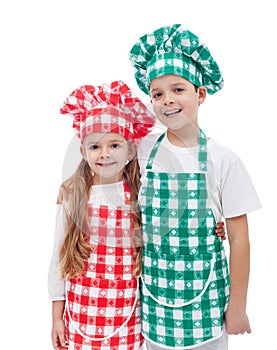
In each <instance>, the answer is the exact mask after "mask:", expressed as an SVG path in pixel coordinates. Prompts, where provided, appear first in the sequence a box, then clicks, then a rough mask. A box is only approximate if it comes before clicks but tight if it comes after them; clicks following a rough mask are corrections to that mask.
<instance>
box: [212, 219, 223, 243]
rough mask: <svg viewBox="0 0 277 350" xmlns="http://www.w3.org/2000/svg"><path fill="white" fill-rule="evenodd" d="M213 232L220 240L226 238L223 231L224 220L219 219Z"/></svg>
mask: <svg viewBox="0 0 277 350" xmlns="http://www.w3.org/2000/svg"><path fill="white" fill-rule="evenodd" d="M214 233H215V234H216V235H217V236H218V237H219V238H220V239H221V240H222V241H224V240H225V239H226V232H225V226H224V222H223V221H220V222H218V223H217V224H216V227H215V231H214Z"/></svg>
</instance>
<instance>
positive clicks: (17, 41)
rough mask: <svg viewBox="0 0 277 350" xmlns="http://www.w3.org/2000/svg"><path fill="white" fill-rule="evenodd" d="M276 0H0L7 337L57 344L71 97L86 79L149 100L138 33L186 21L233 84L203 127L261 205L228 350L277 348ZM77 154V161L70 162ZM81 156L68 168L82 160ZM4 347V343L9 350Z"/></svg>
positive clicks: (43, 348) (253, 217)
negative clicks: (141, 84) (54, 287)
mask: <svg viewBox="0 0 277 350" xmlns="http://www.w3.org/2000/svg"><path fill="white" fill-rule="evenodd" d="M273 5H274V1H268V0H263V1H250V0H249V1H248V0H244V1H234V0H232V1H228V2H227V1H222V0H218V1H217V0H214V1H206V0H203V1H202V0H198V1H192V0H190V1H186V0H181V1H177V0H176V1H174V0H171V1H167V2H163V1H155V0H140V1H138V2H135V1H113V0H110V1H104V0H102V1H100V0H99V1H93V0H90V1H83V0H78V1H72V0H56V1H39V0H36V1H31V0H25V1H19V0H18V1H13V0H10V1H3V2H1V5H0V33H1V34H0V35H1V54H0V60H1V64H0V89H1V91H0V101H1V105H0V106H1V107H0V108H1V109H0V112H1V119H0V123H1V126H0V128H1V137H0V142H1V148H0V149H1V164H2V170H1V202H2V206H1V216H2V220H1V231H2V232H1V246H0V248H1V253H0V259H1V265H0V266H1V274H0V278H1V284H0V286H1V287H0V288H1V289H0V290H1V300H0V302H1V308H0V312H1V341H2V344H3V343H4V344H5V349H12V350H13V349H26V350H27V349H28V350H35V349H36V350H37V349H40V350H48V349H51V347H52V346H51V341H50V329H51V312H50V309H51V302H50V301H49V300H48V295H47V272H48V264H49V260H50V256H51V250H52V243H53V235H54V224H55V201H56V195H57V192H58V187H59V185H60V184H61V182H62V179H63V178H65V177H67V175H69V174H70V170H69V169H68V168H67V167H66V166H64V160H65V156H66V154H67V150H68V147H69V145H70V144H72V137H73V131H72V128H71V120H68V119H67V118H66V117H65V116H61V115H60V114H59V108H60V106H61V104H62V102H63V100H64V99H65V98H66V97H67V96H68V95H69V94H70V93H71V91H72V90H74V89H75V88H77V87H78V86H80V85H83V84H101V83H103V82H110V81H112V80H117V79H122V80H123V81H125V83H127V85H129V86H130V87H131V88H132V89H133V90H134V91H135V92H136V93H137V95H138V96H139V97H141V98H142V99H143V101H144V102H145V103H147V102H148V98H147V96H146V95H144V94H143V93H142V92H140V91H139V90H138V88H137V86H136V83H135V80H134V77H133V72H132V68H131V66H130V63H129V60H128V52H129V49H130V48H131V46H132V45H133V44H134V42H135V41H136V40H137V38H138V37H139V36H141V35H143V34H145V33H146V32H148V31H152V30H154V29H157V28H159V27H161V26H163V25H166V24H173V23H182V24H184V25H185V26H187V27H188V28H189V29H190V30H191V31H192V32H194V33H195V34H197V35H198V36H199V37H200V38H201V39H202V40H203V41H204V42H205V43H206V44H207V45H208V47H209V48H210V50H211V51H212V53H213V55H214V57H215V58H216V60H217V62H218V63H219V65H220V67H221V70H222V71H223V74H224V79H225V87H224V88H223V90H222V91H220V92H219V93H217V94H216V95H214V96H208V98H207V100H206V102H205V104H204V105H203V106H201V109H200V117H199V123H200V126H201V127H202V128H203V130H205V132H206V134H208V135H209V136H212V137H213V138H215V139H217V140H218V141H219V142H221V143H223V144H225V145H226V146H228V147H230V148H232V149H233V150H234V151H235V152H236V153H238V154H239V155H240V156H241V158H242V159H243V161H244V163H245V165H246V167H247V169H248V170H249V172H250V174H251V177H252V180H253V183H254V185H255V187H256V189H257V192H258V194H259V197H260V199H261V202H262V204H263V209H261V210H259V211H257V212H255V213H252V214H250V215H249V226H250V235H251V242H252V243H251V244H252V268H251V280H250V287H249V299H248V314H249V317H250V320H251V325H252V329H253V332H252V334H251V335H249V336H247V335H244V336H232V337H231V338H230V349H231V350H241V349H251V348H254V347H255V348H256V347H257V348H262V349H272V348H275V345H274V343H275V338H276V337H275V334H276V330H275V328H276V320H275V315H276V311H277V310H276V292H275V291H274V290H273V285H274V283H276V268H275V266H276V259H275V256H276V227H275V219H276V217H277V208H276V198H277V191H276V180H277V177H276V174H275V171H274V163H276V155H275V153H276V140H277V137H276V130H275V127H276V118H277V115H276V81H277V74H276V70H277V68H276V64H277V60H276V33H277V26H276V16H275V10H273ZM73 158H74V157H73ZM74 161H75V160H74V159H73V160H72V164H73V165H74V164H75V163H74ZM1 348H3V346H2V345H1Z"/></svg>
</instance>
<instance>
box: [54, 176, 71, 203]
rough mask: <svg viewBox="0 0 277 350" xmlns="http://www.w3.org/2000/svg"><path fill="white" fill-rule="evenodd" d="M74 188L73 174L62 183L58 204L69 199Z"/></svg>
mask: <svg viewBox="0 0 277 350" xmlns="http://www.w3.org/2000/svg"><path fill="white" fill-rule="evenodd" d="M72 190H73V176H71V177H70V178H69V179H67V180H65V181H64V182H63V183H62V184H61V186H60V188H59V193H58V197H57V204H63V200H66V201H67V200H68V197H69V195H70V193H71V192H72Z"/></svg>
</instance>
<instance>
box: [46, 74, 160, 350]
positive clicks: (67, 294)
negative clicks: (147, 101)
mask: <svg viewBox="0 0 277 350" xmlns="http://www.w3.org/2000/svg"><path fill="white" fill-rule="evenodd" d="M61 113H63V114H69V115H71V116H72V117H73V128H74V129H75V131H76V132H77V136H78V137H79V138H80V140H81V147H80V151H81V154H82V156H83V159H82V161H81V163H80V164H79V166H78V168H77V170H76V172H75V174H74V176H73V191H72V193H71V195H70V197H69V199H68V200H67V201H65V203H64V205H59V206H58V213H57V224H56V236H55V244H54V252H53V257H52V260H51V264H50V269H49V295H50V298H51V299H52V301H53V303H52V316H53V323H52V343H53V346H54V348H55V349H57V350H58V349H59V350H63V349H66V348H69V349H70V350H73V349H74V350H75V349H76V350H77V349H78V350H88V349H89V350H92V349H95V350H96V349H97V350H99V349H101V350H110V349H114V350H118V349H122V350H127V349H128V350H131V349H133V350H135V349H140V348H141V346H142V342H143V338H142V335H141V317H140V312H141V310H140V297H139V283H138V278H137V277H138V275H139V273H140V272H139V268H140V251H139V244H136V245H135V239H136V237H135V236H136V235H135V232H136V230H139V229H140V215H139V212H138V211H137V210H136V208H135V204H136V200H137V194H138V185H139V171H138V165H137V160H136V159H135V158H134V156H135V147H136V145H137V143H138V142H139V141H140V139H141V138H142V137H143V136H145V135H147V134H148V133H149V132H150V131H151V128H152V126H153V123H154V118H153V116H152V115H151V113H150V112H149V111H148V110H147V108H146V107H145V106H144V105H143V104H142V103H141V101H140V100H139V99H138V98H136V97H135V96H134V95H133V94H132V92H131V91H130V89H129V88H128V87H127V86H126V85H125V84H124V83H123V82H122V81H115V82H112V83H111V84H110V85H102V86H98V87H93V86H81V87H80V88H79V89H76V90H75V91H74V92H73V93H72V94H71V95H70V96H69V97H68V98H67V99H66V101H65V102H64V104H63V107H62V108H61Z"/></svg>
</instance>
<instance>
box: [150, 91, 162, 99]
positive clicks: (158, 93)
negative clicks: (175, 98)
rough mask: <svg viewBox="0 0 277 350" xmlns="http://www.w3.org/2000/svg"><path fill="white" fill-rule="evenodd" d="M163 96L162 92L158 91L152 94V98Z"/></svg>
mask: <svg viewBox="0 0 277 350" xmlns="http://www.w3.org/2000/svg"><path fill="white" fill-rule="evenodd" d="M161 96H162V94H161V93H160V92H157V93H156V94H154V95H153V96H152V98H159V97H161Z"/></svg>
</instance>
